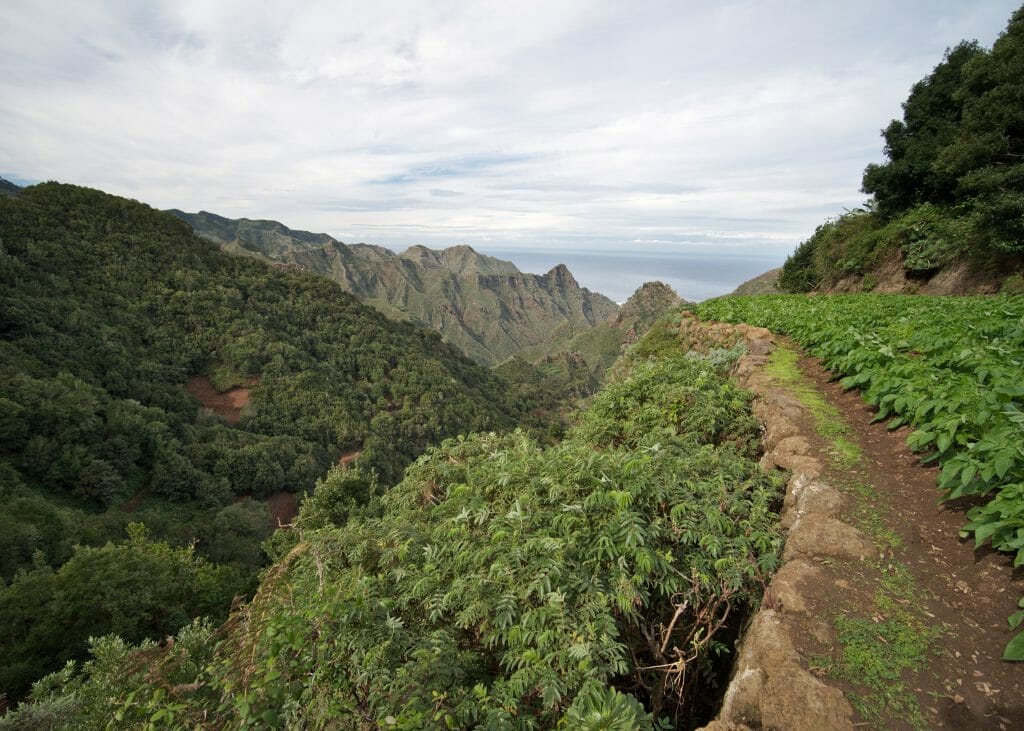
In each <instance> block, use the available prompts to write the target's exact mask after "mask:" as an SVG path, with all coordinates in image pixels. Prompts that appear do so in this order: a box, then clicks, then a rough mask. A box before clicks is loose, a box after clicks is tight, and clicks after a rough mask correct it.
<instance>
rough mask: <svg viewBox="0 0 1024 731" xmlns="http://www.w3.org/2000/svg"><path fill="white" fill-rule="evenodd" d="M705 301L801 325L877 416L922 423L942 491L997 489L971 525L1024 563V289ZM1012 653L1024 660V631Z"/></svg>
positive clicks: (921, 438)
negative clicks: (992, 293)
mask: <svg viewBox="0 0 1024 731" xmlns="http://www.w3.org/2000/svg"><path fill="white" fill-rule="evenodd" d="M697 311H698V313H699V314H700V315H701V316H702V317H705V318H711V319H716V320H725V321H729V322H749V323H752V324H755V325H760V326H763V327H768V328H770V329H772V330H774V331H776V332H781V333H787V334H789V335H791V336H793V338H795V339H796V340H797V341H798V342H799V343H800V344H801V345H803V346H804V347H805V348H807V350H808V351H809V352H810V353H811V354H813V355H815V356H818V357H820V358H822V360H823V361H824V363H825V365H826V366H827V367H828V368H829V369H831V370H832V371H834V372H836V373H838V374H840V375H842V376H843V377H844V378H843V380H842V384H843V385H844V386H845V387H847V388H860V389H862V390H863V393H864V398H865V399H866V400H867V401H868V402H869V403H871V404H873V405H874V406H876V407H878V415H877V417H876V419H877V420H883V419H889V426H890V428H895V427H898V426H902V425H904V424H909V425H912V426H914V427H916V430H915V431H914V432H913V433H912V434H911V435H910V436H909V437H908V439H907V443H908V444H909V446H910V447H911V448H912V449H914V450H915V451H919V452H924V453H925V456H924V459H925V460H926V461H933V460H938V463H939V464H940V465H941V466H942V471H941V473H940V475H939V487H941V488H942V490H943V499H946V500H950V499H955V498H959V497H963V496H969V495H974V496H985V497H986V498H988V499H987V502H985V503H984V504H981V505H978V506H977V507H974V508H971V509H970V510H969V511H968V513H967V517H968V518H969V520H970V522H969V523H968V524H967V525H966V526H964V529H963V532H964V534H965V535H970V534H973V536H974V538H975V541H976V544H977V545H978V546H981V545H982V544H984V543H986V542H990V543H991V545H992V546H993V547H994V548H996V549H998V550H1000V551H1006V552H1009V553H1011V554H1013V555H1014V566H1022V565H1024V383H1022V381H1021V373H1022V369H1021V368H1022V366H1021V364H1022V363H1024V297H1005V296H1004V297H997V298H991V297H956V298H953V297H944V298H937V297H922V296H898V295H863V294H861V295H846V296H834V297H810V298H808V297H801V296H774V297H771V296H765V297H737V298H731V297H730V298H724V299H719V300H714V301H711V302H705V303H703V304H702V305H700V306H699V307H698V308H697ZM1022 606H1024V602H1022ZM1021 621H1024V612H1020V613H1018V614H1016V615H1014V617H1013V618H1012V619H1011V625H1012V626H1014V627H1015V626H1017V624H1019V623H1020V622H1021ZM1006 657H1007V659H1015V660H1024V634H1020V635H1018V636H1017V637H1016V638H1015V639H1014V640H1013V641H1011V643H1010V645H1009V646H1008V647H1007V651H1006Z"/></svg>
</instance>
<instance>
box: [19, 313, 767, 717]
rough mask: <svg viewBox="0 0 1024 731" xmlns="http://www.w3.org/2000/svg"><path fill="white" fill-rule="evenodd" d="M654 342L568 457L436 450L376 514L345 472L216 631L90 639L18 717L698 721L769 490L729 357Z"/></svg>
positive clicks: (469, 439)
mask: <svg viewBox="0 0 1024 731" xmlns="http://www.w3.org/2000/svg"><path fill="white" fill-rule="evenodd" d="M656 330H657V333H658V336H657V338H655V339H654V340H647V341H643V342H642V343H641V345H642V346H643V347H639V348H637V349H635V350H634V352H635V353H636V354H637V355H636V357H635V359H634V361H632V363H631V365H630V366H629V367H628V369H627V370H628V377H627V378H625V379H624V380H622V381H620V382H618V383H615V384H613V385H611V386H608V387H606V388H605V389H604V390H603V391H602V392H601V393H600V394H598V396H596V397H595V399H594V401H593V404H592V406H591V408H590V409H589V410H588V411H587V412H586V414H585V415H584V416H583V417H582V419H581V421H580V423H579V424H578V425H577V426H575V427H574V428H573V429H572V430H571V431H570V432H569V434H568V435H567V437H566V438H565V439H564V440H563V441H562V442H561V443H560V444H558V445H555V446H549V447H543V446H542V445H540V444H538V443H537V442H536V441H535V440H533V439H532V438H530V437H529V436H528V435H526V434H525V433H523V432H519V431H517V432H514V433H510V434H505V435H498V434H494V433H483V434H475V435H470V436H463V437H459V438H457V439H453V440H449V441H447V442H445V443H444V444H443V445H442V446H441V447H439V448H434V449H432V450H430V451H428V452H427V454H425V455H424V456H423V457H421V458H420V459H419V460H417V462H416V463H415V464H414V465H412V466H411V467H410V468H409V469H408V470H407V472H406V476H405V479H404V480H403V481H402V482H401V483H400V484H399V485H398V486H396V487H395V488H394V489H392V490H390V491H388V492H386V493H384V494H383V495H382V496H379V497H371V498H370V499H369V501H368V502H367V501H366V498H367V496H372V495H373V484H372V482H373V481H372V479H370V478H369V477H368V476H367V475H366V474H365V473H364V472H362V471H360V470H358V469H356V470H351V469H336V470H334V471H333V472H332V473H331V474H330V475H329V476H328V477H327V478H326V479H325V480H324V481H323V482H322V483H321V484H320V486H319V487H318V488H317V490H316V491H315V493H314V494H313V496H312V497H311V498H310V499H308V500H307V501H306V502H305V503H304V504H303V506H302V511H301V514H300V516H299V520H298V523H297V527H296V529H294V530H292V531H290V532H288V533H282V534H280V535H281V536H284V537H286V538H288V539H290V542H291V543H293V544H294V547H290V546H288V545H282V546H280V551H281V555H282V556H283V558H282V559H281V560H280V561H279V562H278V563H277V564H276V565H275V566H274V567H273V568H272V569H271V570H270V571H269V572H268V573H267V575H266V576H265V577H264V580H263V582H262V585H261V588H260V590H259V591H258V593H257V595H256V597H255V599H254V600H253V602H252V603H251V604H250V605H249V606H248V607H246V608H245V609H244V611H241V612H240V613H238V614H236V615H235V616H233V618H232V620H231V622H230V623H229V624H228V625H227V626H226V627H225V628H224V629H223V630H222V632H221V633H219V634H214V635H211V632H210V629H209V628H208V627H206V628H205V629H204V628H203V627H199V626H190V627H188V628H187V629H186V631H185V634H184V636H183V637H182V638H181V639H180V640H179V641H178V642H176V643H174V644H173V645H170V646H168V647H167V648H165V649H163V650H158V649H156V648H153V647H152V646H144V647H142V648H139V649H135V650H132V649H131V648H129V647H127V646H126V645H125V643H123V642H120V641H118V640H116V639H113V638H104V639H100V640H97V641H95V643H94V659H93V660H92V661H91V662H90V663H89V664H87V665H86V666H85V667H84V669H83V670H84V672H83V673H81V674H76V672H75V668H74V667H69V668H67V669H66V670H65V671H62V672H61V673H57V674H55V675H53V676H51V677H49V678H47V679H46V680H45V681H43V682H42V683H40V684H39V685H38V686H37V687H36V689H35V690H34V691H33V697H32V698H33V703H31V704H26V705H24V706H23V707H22V708H21V709H20V710H19V711H18V713H16V714H13V715H12V716H10V717H9V719H8V720H9V722H10V723H11V724H16V723H25V724H31V723H36V724H45V725H49V726H50V727H56V728H63V727H72V726H77V727H84V728H89V727H94V726H96V725H99V724H102V723H103V722H105V721H106V719H107V717H108V716H107V715H104V714H105V713H106V714H109V709H110V708H116V709H117V717H116V718H117V720H118V722H119V723H120V724H123V725H126V726H137V725H140V724H144V723H145V722H146V721H152V722H168V723H174V724H183V725H188V726H191V725H195V724H200V725H214V726H219V725H222V724H225V725H228V726H231V727H249V726H261V727H280V726H284V725H289V726H291V727H298V726H302V727H311V728H319V727H324V726H325V725H336V726H337V727H345V728H356V727H367V728H369V727H378V726H380V727H384V728H396V729H420V728H427V727H429V728H468V727H480V728H525V729H528V728H532V729H540V728H555V727H563V726H564V727H566V728H573V729H614V728H621V729H627V728H628V729H634V728H635V729H641V728H653V727H660V726H664V724H665V723H666V722H667V721H669V720H676V721H683V722H693V721H694V720H698V719H699V718H700V717H701V714H702V713H703V714H706V713H707V711H708V709H707V708H706V707H705V706H706V704H708V703H709V702H711V697H710V696H709V691H708V689H707V688H708V685H707V684H708V679H709V677H714V675H715V672H716V670H720V667H719V663H720V660H719V655H721V654H723V653H727V652H728V649H729V648H728V644H729V640H730V639H731V636H732V635H730V634H729V632H730V631H731V630H735V627H736V625H737V623H738V622H739V620H740V618H741V617H742V614H743V610H744V609H745V608H747V607H749V606H750V605H752V604H754V603H756V601H757V600H758V597H759V596H760V594H761V591H762V589H763V582H764V581H765V580H766V577H767V575H768V574H769V573H770V572H771V571H772V570H773V568H774V567H775V565H776V554H777V550H778V548H779V544H780V534H779V532H778V530H777V528H776V524H775V522H776V521H775V517H776V516H775V515H774V514H773V509H774V508H775V507H776V506H777V505H778V503H779V502H780V494H779V489H780V482H779V481H778V479H777V478H775V477H771V476H768V475H766V474H764V473H763V472H761V470H760V469H759V467H758V466H757V463H756V462H755V461H754V460H755V459H756V457H757V450H758V448H759V442H760V435H759V425H758V423H757V422H756V420H755V419H754V418H753V417H752V416H751V415H750V413H749V395H748V394H746V393H744V392H742V391H740V390H738V389H737V388H736V386H734V385H733V384H732V383H731V382H730V381H729V380H728V378H727V375H726V374H727V371H728V368H729V366H730V364H731V363H732V361H733V360H734V358H735V357H736V353H735V352H731V353H730V352H713V353H711V354H710V355H709V356H698V355H696V354H694V353H692V352H691V353H687V352H686V348H685V347H684V346H683V345H682V344H681V343H680V340H679V335H678V320H677V321H676V323H675V324H673V323H671V322H668V321H665V322H663V323H661V326H660V327H658V328H656ZM673 333H674V335H673ZM289 548H290V550H289ZM197 638H203V639H202V640H197ZM218 640H219V643H218V644H216V650H213V649H211V648H213V647H214V643H215V642H217V641H218ZM705 718H706V716H705Z"/></svg>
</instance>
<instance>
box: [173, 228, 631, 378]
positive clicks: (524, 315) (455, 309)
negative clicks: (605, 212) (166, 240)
mask: <svg viewBox="0 0 1024 731" xmlns="http://www.w3.org/2000/svg"><path fill="white" fill-rule="evenodd" d="M168 213H171V214H173V215H175V216H177V217H178V218H180V219H182V220H184V221H185V222H186V223H188V224H189V225H190V226H192V228H193V230H194V231H195V232H196V233H197V234H199V235H200V236H202V237H204V238H206V239H208V240H210V241H213V242H214V243H216V244H217V245H218V246H220V247H221V248H222V249H224V250H225V251H229V252H231V253H235V254H241V255H245V256H252V257H256V258H261V259H264V260H266V261H271V262H279V263H284V264H293V265H297V266H300V267H302V268H304V269H306V270H308V271H311V272H314V273H316V274H320V275H322V276H325V277H328V278H329V279H332V280H333V281H335V282H336V283H338V284H339V285H340V286H341V287H342V289H344V290H346V291H348V292H350V293H351V294H354V295H355V296H356V297H358V298H360V299H362V300H363V301H365V302H367V303H368V304H370V305H372V306H374V307H375V308H377V309H378V310H379V311H381V312H383V313H384V314H386V315H388V316H390V317H392V318H395V319H404V320H413V321H416V322H419V323H421V324H424V325H426V326H428V327H431V328H433V329H435V330H437V331H438V332H440V333H441V336H442V338H443V339H444V340H445V341H446V342H449V343H452V344H453V345H455V346H457V347H459V348H461V349H462V350H463V352H465V353H466V354H467V355H468V356H469V357H470V358H472V359H473V360H476V361H477V362H478V363H481V364H484V365H488V366H493V365H496V364H498V363H501V362H503V361H505V360H507V359H508V358H509V357H511V356H513V355H517V354H521V353H523V352H526V351H529V352H531V353H535V354H536V355H537V357H542V356H544V355H548V354H553V353H557V352H559V351H560V350H562V349H563V347H564V342H565V341H566V340H568V339H571V338H572V337H575V336H576V335H578V334H580V333H582V332H585V331H587V330H589V329H591V328H593V327H594V326H596V325H598V324H599V323H601V322H603V321H605V320H607V319H609V318H610V317H612V316H614V315H615V313H616V312H617V311H618V305H616V304H615V302H613V301H612V300H611V299H609V298H607V297H605V296H604V295H602V294H599V293H596V292H591V291H590V290H588V289H586V288H585V287H581V286H580V284H579V282H577V281H576V278H575V277H574V276H573V275H572V272H570V271H569V269H568V267H566V266H565V265H564V264H559V265H556V266H555V267H553V268H552V269H551V270H549V271H548V272H546V273H545V274H531V273H528V272H522V271H520V270H519V268H518V267H517V266H516V265H515V264H513V263H512V262H509V261H505V260H502V259H498V258H495V257H491V256H488V255H486V254H481V253H480V252H477V251H476V250H474V249H473V248H472V247H470V246H468V245H465V244H460V245H456V246H451V247H448V248H445V249H430V248H428V247H426V246H421V245H416V246H411V247H409V248H408V249H406V250H405V251H403V252H401V253H395V252H394V251H391V250H390V249H387V248H384V247H381V246H374V245H370V244H346V243H344V242H342V241H338V240H337V239H335V238H333V237H331V236H330V235H328V234H324V233H313V232H310V231H302V230H297V229H291V228H288V227H287V226H285V225H284V224H282V223H280V222H278V221H271V220H258V219H244V218H243V219H229V218H225V217H223V216H219V215H217V214H214V213H210V212H208V211H200V212H199V213H186V212H184V211H181V210H178V209H171V210H169V211H168Z"/></svg>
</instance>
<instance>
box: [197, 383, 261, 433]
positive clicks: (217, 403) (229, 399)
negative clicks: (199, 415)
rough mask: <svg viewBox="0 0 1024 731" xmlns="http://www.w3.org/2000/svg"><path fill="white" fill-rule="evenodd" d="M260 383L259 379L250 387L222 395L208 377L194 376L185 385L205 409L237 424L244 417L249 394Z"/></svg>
mask: <svg viewBox="0 0 1024 731" xmlns="http://www.w3.org/2000/svg"><path fill="white" fill-rule="evenodd" d="M258 383H259V379H258V378H254V379H252V380H251V381H250V382H249V383H248V385H245V386H239V387H237V388H232V389H229V390H227V391H225V392H223V393H221V392H219V391H218V390H217V389H216V388H214V387H213V383H211V382H210V379H209V378H207V377H206V376H192V378H190V379H188V383H187V384H185V390H186V391H188V392H189V393H190V394H191V395H193V396H195V397H196V398H197V399H199V403H201V404H202V405H203V408H204V409H209V410H210V411H212V412H213V413H215V414H217V416H222V417H224V420H225V421H227V422H228V423H229V424H237V423H238V420H239V419H240V418H241V417H242V409H243V408H245V406H246V405H247V404H248V403H249V392H250V391H251V390H252V387H253V386H255V385H257V384H258Z"/></svg>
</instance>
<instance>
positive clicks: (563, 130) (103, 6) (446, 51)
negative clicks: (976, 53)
mask: <svg viewBox="0 0 1024 731" xmlns="http://www.w3.org/2000/svg"><path fill="white" fill-rule="evenodd" d="M1015 5H1016V3H1014V2H1008V1H1003V0H998V1H996V0H993V1H992V2H987V3H963V2H960V1H959V0H939V1H935V0H932V1H926V0H903V1H901V2H885V3H883V2H880V1H879V0H866V1H865V2H861V3H855V4H854V3H841V2H812V1H811V0H764V1H759V2H754V1H753V0H728V1H725V2H721V3H704V2H695V1H694V2H681V1H679V0H664V1H663V2H660V1H656V0H643V1H638V2H636V3H629V4H623V3H618V2H612V1H611V0H609V1H607V2H592V1H589V0H588V1H584V0H579V1H576V2H573V1H568V2H561V1H552V0H543V1H540V0H521V1H520V2H517V3H505V2H474V3H463V2H454V1H452V2H442V1H439V0H422V1H419V0H417V1H412V0H410V1H409V2H403V3H399V4H397V5H395V4H385V3H378V4H372V3H365V2H344V3H339V2H311V3H302V4H300V5H298V6H296V5H295V4H293V3H285V2H276V1H267V2H260V3H252V2H248V1H245V2H242V1H241V0H238V1H231V2H213V1H212V0H175V1H173V2H172V1H171V0H165V1H164V2H155V3H146V4H133V3H123V2H117V1H115V0H110V1H109V2H90V3H71V4H67V3H60V4H59V7H58V4H54V3H38V2H31V1H28V0H8V1H7V2H5V3H4V4H3V5H2V6H0V108H2V109H3V110H4V113H3V114H2V115H0V165H2V167H3V168H4V169H5V170H9V171H11V173H12V175H15V176H17V177H18V178H19V179H59V180H65V181H68V182H75V183H80V184H85V185H92V186H95V187H98V188H102V189H104V190H108V191H111V192H115V193H120V194H124V195H129V196H131V197H135V198H138V199H141V200H144V201H146V202H148V203H150V204H152V205H154V206H157V207H161V208H169V207H177V208H183V209H186V210H199V209H206V210H213V211H216V212H218V213H221V214H223V215H227V216H248V217H258V218H276V219H279V220H282V221H284V222H285V223H287V224H288V225H290V226H293V227H296V228H306V229H312V230H324V231H328V232H330V233H332V234H333V235H336V236H339V237H340V238H344V239H352V240H366V241H371V242H373V243H380V244H384V245H387V246H390V247H391V248H402V247H404V246H406V245H408V244H411V243H417V242H423V243H430V244H435V245H445V244H450V243H453V242H455V241H460V242H465V243H470V244H473V245H478V244H481V243H485V244H487V243H495V242H497V243H500V244H502V245H507V246H513V247H516V246H519V247H532V248H538V247H541V246H550V245H556V244H557V245H563V246H575V247H580V248H585V247H598V246H600V247H607V248H615V247H620V248H621V247H624V246H639V245H641V244H639V243H636V242H655V241H656V242H659V243H657V244H650V245H657V246H681V247H685V246H707V245H708V242H717V243H718V244H720V245H736V246H740V245H742V246H759V247H763V248H767V249H772V250H775V251H778V252H784V251H786V250H788V249H791V248H792V246H793V245H794V244H795V243H797V242H798V241H799V240H801V239H802V238H805V237H806V236H807V235H809V234H810V233H811V232H812V231H813V229H814V226H815V225H816V224H817V223H819V222H820V221H821V220H822V219H823V218H824V217H826V216H828V215H831V214H835V213H839V212H841V210H842V209H843V208H844V207H851V206H854V205H857V204H858V203H859V202H860V201H861V200H862V198H863V196H862V195H861V194H860V193H859V192H858V188H859V182H860V174H861V172H862V170H863V168H864V165H865V164H867V163H868V162H870V161H872V160H878V159H879V158H880V156H881V140H880V138H879V134H878V130H879V129H880V128H881V127H883V126H884V125H885V124H886V122H887V121H888V120H889V119H890V118H891V117H893V116H896V115H898V114H899V104H900V102H901V101H902V100H903V99H904V98H905V97H906V94H907V91H908V90H909V88H910V86H911V84H912V83H914V82H915V81H917V80H918V79H920V78H921V77H922V76H924V75H925V74H926V73H928V72H929V71H930V70H931V68H932V67H934V65H935V64H936V63H937V62H938V61H939V60H940V58H941V55H942V52H943V50H944V49H945V48H946V47H948V46H951V45H954V44H955V43H956V42H958V41H959V40H960V39H961V38H964V37H977V38H978V39H979V40H980V41H981V42H983V43H986V44H988V43H991V42H992V40H993V39H994V38H995V36H996V34H997V33H998V32H999V31H1000V30H1001V29H1002V28H1003V27H1004V26H1005V23H1006V20H1007V18H1008V17H1009V15H1010V13H1011V12H1012V11H1013V10H1014V9H1015ZM660 242H668V243H660ZM644 245H647V244H644Z"/></svg>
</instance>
